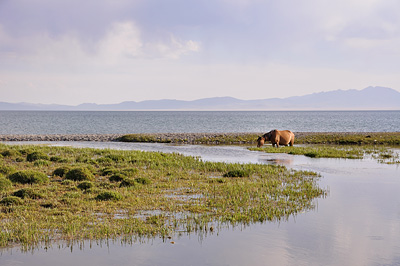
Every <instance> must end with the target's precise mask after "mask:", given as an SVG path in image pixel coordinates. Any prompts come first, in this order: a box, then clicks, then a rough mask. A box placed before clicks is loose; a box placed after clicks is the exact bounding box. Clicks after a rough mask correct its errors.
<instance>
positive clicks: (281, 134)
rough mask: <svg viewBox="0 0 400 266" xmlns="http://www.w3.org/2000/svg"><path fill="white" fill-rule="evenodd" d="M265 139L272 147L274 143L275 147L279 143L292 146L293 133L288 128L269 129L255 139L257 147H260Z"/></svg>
mask: <svg viewBox="0 0 400 266" xmlns="http://www.w3.org/2000/svg"><path fill="white" fill-rule="evenodd" d="M266 141H271V144H272V147H274V146H275V145H276V147H277V148H279V145H283V146H293V144H294V134H293V132H292V131H290V130H277V129H274V130H271V131H270V132H268V133H265V134H264V135H262V136H261V137H259V138H258V139H257V147H261V146H262V145H264V143H265V142H266Z"/></svg>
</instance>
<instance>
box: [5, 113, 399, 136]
mask: <svg viewBox="0 0 400 266" xmlns="http://www.w3.org/2000/svg"><path fill="white" fill-rule="evenodd" d="M0 125H1V127H0V134H125V133H204V132H212V133H214V132H216V133H219V132H224V133H230V132H232V133H233V132H268V131H269V130H272V129H290V130H292V131H293V132H394V131H400V111H219V112H215V111H209V112H207V111H126V112H109V111H104V112H102V111H99V112H85V111H0Z"/></svg>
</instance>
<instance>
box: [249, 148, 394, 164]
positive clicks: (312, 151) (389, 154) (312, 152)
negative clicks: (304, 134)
mask: <svg viewBox="0 0 400 266" xmlns="http://www.w3.org/2000/svg"><path fill="white" fill-rule="evenodd" d="M249 150H253V151H263V152H266V153H287V154H292V155H304V156H307V157H311V158H345V159H362V158H364V157H365V156H366V155H372V157H373V158H376V159H378V161H379V162H382V163H392V164H393V163H400V161H399V160H398V159H399V154H397V153H395V152H394V151H392V150H390V149H389V148H386V147H376V146H368V145H362V146H354V145H310V146H305V147H304V146H303V147H296V146H294V147H289V146H288V147H285V146H283V147H280V148H274V147H272V146H269V145H268V146H264V147H261V148H249Z"/></svg>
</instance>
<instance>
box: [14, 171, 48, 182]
mask: <svg viewBox="0 0 400 266" xmlns="http://www.w3.org/2000/svg"><path fill="white" fill-rule="evenodd" d="M8 179H10V180H11V182H13V183H20V184H41V183H46V182H48V181H49V178H48V177H47V175H46V174H45V173H43V172H38V171H34V170H22V171H18V172H15V173H13V174H11V175H9V176H8Z"/></svg>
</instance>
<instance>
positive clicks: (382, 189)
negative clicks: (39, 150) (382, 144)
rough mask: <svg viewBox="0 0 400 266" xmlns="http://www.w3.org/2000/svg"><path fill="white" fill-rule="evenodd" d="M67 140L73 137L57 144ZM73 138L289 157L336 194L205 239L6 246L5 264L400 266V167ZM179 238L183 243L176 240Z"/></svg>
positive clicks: (184, 149)
mask: <svg viewBox="0 0 400 266" xmlns="http://www.w3.org/2000/svg"><path fill="white" fill-rule="evenodd" d="M53 144H56V145H65V143H53ZM68 145H73V146H78V147H96V148H112V149H139V150H150V151H163V152H180V153H183V154H185V155H191V156H201V158H202V159H204V160H211V161H227V162H243V163H247V162H252V163H268V164H283V165H285V166H287V167H290V168H294V169H299V170H313V171H317V172H319V173H321V174H322V178H321V179H320V180H319V183H320V185H321V186H322V187H324V188H328V189H329V195H328V197H326V198H324V199H318V200H317V201H316V209H315V210H313V211H309V212H306V213H302V214H298V215H297V216H295V217H291V218H290V219H289V221H281V222H279V223H277V222H275V223H264V224H254V225H251V226H249V227H245V228H230V229H226V230H221V231H219V232H215V233H214V234H212V235H208V236H206V237H204V238H203V239H201V238H200V237H199V236H197V235H190V236H185V235H184V236H181V237H178V236H176V237H174V238H173V239H172V240H168V241H167V242H166V243H164V242H163V241H162V239H159V238H156V239H154V240H150V241H148V243H145V244H138V243H136V244H133V245H121V244H120V243H119V242H118V241H117V242H116V243H111V244H109V245H105V244H103V245H102V246H100V245H97V244H95V243H94V244H93V246H92V247H91V248H89V245H88V243H86V246H85V248H84V250H79V249H78V247H75V250H74V251H73V252H72V253H71V251H70V249H69V248H61V249H59V248H58V247H57V245H54V248H52V249H50V250H48V251H43V250H38V251H35V252H34V253H33V255H32V254H30V253H28V254H21V253H20V252H19V251H17V250H14V251H13V252H11V251H10V250H9V251H4V252H3V254H2V255H1V257H0V262H1V263H0V264H1V265H21V264H26V265H71V264H76V265H381V264H385V265H399V264H400V237H399V236H400V193H399V191H400V168H399V167H398V166H396V165H386V164H380V163H377V162H376V161H373V160H370V159H367V160H346V159H313V158H307V157H304V156H292V155H286V154H264V153H260V152H253V151H248V150H247V149H245V148H244V147H237V146H217V147H215V146H192V145H166V144H140V143H93V142H86V143H85V142H80V143H79V142H73V143H68ZM170 241H174V242H175V244H171V243H170Z"/></svg>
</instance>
